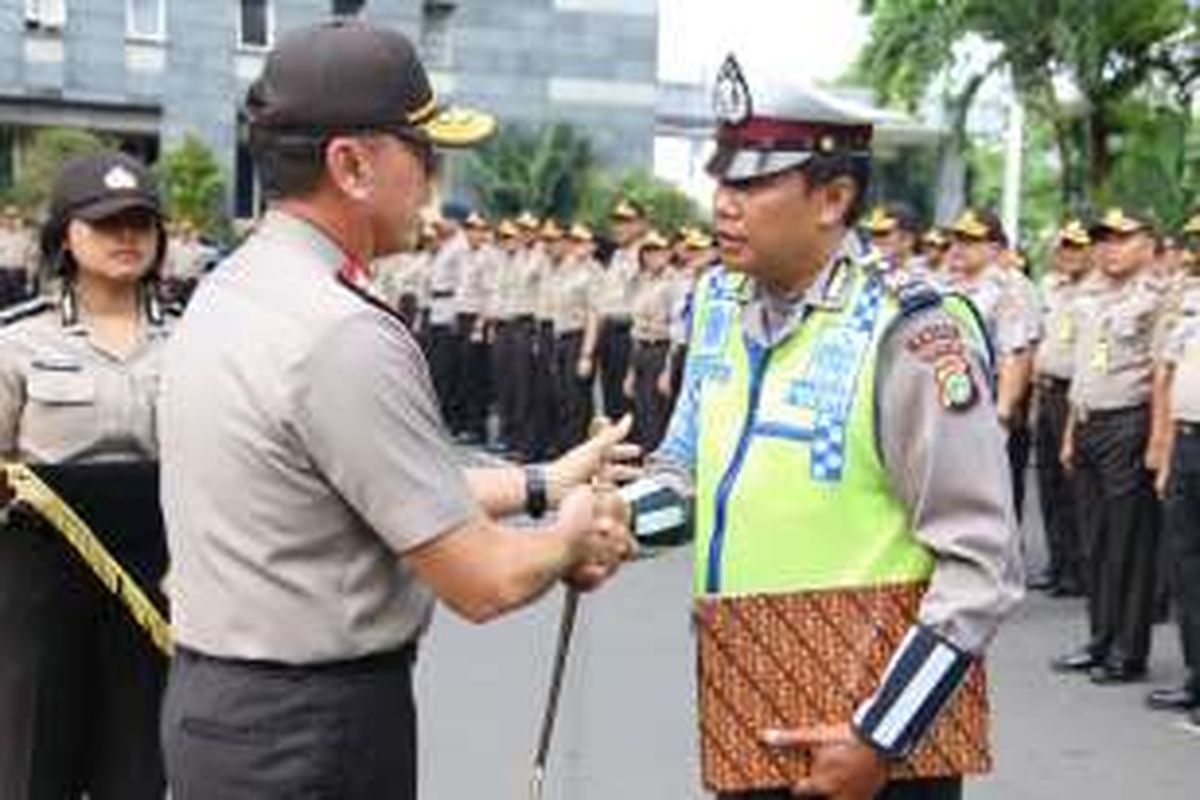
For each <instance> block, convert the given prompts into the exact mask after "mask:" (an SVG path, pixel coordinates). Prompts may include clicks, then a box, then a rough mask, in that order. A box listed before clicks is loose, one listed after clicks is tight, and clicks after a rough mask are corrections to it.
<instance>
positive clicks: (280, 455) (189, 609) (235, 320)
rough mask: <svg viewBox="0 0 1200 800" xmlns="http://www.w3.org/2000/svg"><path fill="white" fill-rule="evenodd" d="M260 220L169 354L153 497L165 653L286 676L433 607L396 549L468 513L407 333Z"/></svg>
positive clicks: (382, 644) (332, 254)
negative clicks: (171, 636) (231, 661)
mask: <svg viewBox="0 0 1200 800" xmlns="http://www.w3.org/2000/svg"><path fill="white" fill-rule="evenodd" d="M342 259H343V255H342V253H341V251H340V250H339V249H338V248H337V246H335V245H334V243H333V242H331V241H330V240H328V239H326V238H325V237H324V236H323V235H322V234H321V233H320V232H319V231H317V230H316V229H315V228H313V227H311V226H309V225H308V224H307V223H305V222H303V221H301V220H299V219H296V218H293V217H290V216H287V215H285V214H282V213H280V212H276V211H273V212H270V213H268V214H267V216H266V218H265V219H264V220H263V223H262V225H261V226H260V228H259V230H258V231H257V232H256V233H255V234H254V236H252V237H251V238H250V239H249V240H248V241H247V242H246V243H245V244H244V245H243V246H242V247H241V248H240V249H239V250H238V251H237V252H236V253H235V254H234V255H233V256H232V257H231V258H230V259H229V260H228V261H227V262H225V263H224V264H222V265H221V266H220V267H218V269H217V270H216V271H215V272H214V273H213V274H212V276H210V279H209V280H206V281H205V283H204V284H203V285H202V286H201V287H200V289H199V291H198V292H197V293H196V295H195V296H194V297H193V299H192V301H191V303H190V304H189V305H188V309H187V312H186V313H185V315H184V317H183V319H182V320H181V322H180V324H179V326H178V329H177V336H176V337H175V338H174V339H173V340H172V342H171V346H170V348H169V349H168V352H167V356H166V368H165V369H164V374H163V391H162V397H161V403H160V418H159V433H160V440H161V442H162V502H163V512H164V515H165V519H166V523H167V536H168V544H169V547H170V551H171V559H172V561H171V573H170V576H169V579H168V587H169V594H170V597H171V610H172V617H173V620H172V622H173V626H174V632H175V637H176V640H177V641H178V642H179V644H181V645H183V646H184V647H188V648H192V649H195V650H198V651H201V652H204V653H208V654H210V655H215V656H222V657H232V658H246V659H266V660H271V661H282V662H287V663H297V664H300V663H316V662H323V661H331V660H340V659H347V658H353V657H356V656H361V655H364V654H369V653H374V652H379V651H383V650H387V649H390V648H394V647H396V646H399V645H401V644H403V643H405V642H408V641H410V640H412V639H414V638H415V637H416V636H418V635H419V634H420V632H421V631H422V630H423V628H424V627H425V625H426V624H427V621H428V618H429V615H430V613H431V609H432V607H433V597H432V594H431V592H430V591H429V590H428V589H427V588H426V587H425V586H424V585H422V584H421V583H419V582H418V581H417V579H416V577H415V576H414V575H413V574H412V572H411V571H410V570H409V569H408V568H407V567H406V566H404V565H403V563H402V562H401V560H400V557H399V554H402V553H404V552H406V551H408V550H411V549H412V548H414V547H417V546H419V545H421V544H423V543H426V542H428V541H430V540H432V539H433V538H435V537H436V536H438V535H440V534H442V533H444V532H446V531H448V530H450V529H452V528H454V527H456V526H458V525H461V524H462V523H464V522H466V521H467V520H469V519H470V518H471V517H473V516H474V515H476V514H478V513H479V512H478V510H477V507H476V505H475V503H474V500H473V499H472V497H471V495H470V493H469V490H468V487H467V485H466V482H465V479H464V477H463V475H462V473H461V472H460V470H459V468H458V466H457V464H456V461H455V458H454V455H453V451H452V449H451V445H450V444H449V442H448V441H447V439H446V437H445V435H444V432H443V429H442V425H441V421H440V417H439V415H438V412H437V409H436V403H435V401H434V396H433V390H432V388H431V385H430V379H429V374H428V370H427V368H426V366H425V363H424V361H423V359H422V358H421V355H420V353H419V351H418V349H417V346H416V344H415V343H414V342H413V340H412V339H411V337H410V336H409V334H408V332H407V331H406V330H405V328H404V325H403V324H402V323H401V322H400V321H399V320H398V319H397V318H395V317H393V316H391V315H389V314H387V313H386V312H384V311H382V310H380V309H379V308H377V307H375V306H374V305H372V304H370V303H368V302H367V301H365V300H364V299H363V298H361V297H359V296H357V295H356V294H355V293H353V292H352V291H350V290H349V289H348V288H346V287H345V286H343V285H341V284H340V283H339V281H338V280H337V278H336V277H335V276H336V272H337V270H338V267H339V265H340V263H341V262H342Z"/></svg>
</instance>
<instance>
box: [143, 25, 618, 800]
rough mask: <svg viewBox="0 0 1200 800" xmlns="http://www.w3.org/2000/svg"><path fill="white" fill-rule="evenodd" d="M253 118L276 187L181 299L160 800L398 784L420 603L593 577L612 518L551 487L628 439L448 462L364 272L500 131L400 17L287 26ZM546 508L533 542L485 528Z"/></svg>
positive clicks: (346, 792)
mask: <svg viewBox="0 0 1200 800" xmlns="http://www.w3.org/2000/svg"><path fill="white" fill-rule="evenodd" d="M331 86H334V87H338V91H335V92H331V91H329V90H328V89H329V87H331ZM246 113H247V116H248V118H249V121H250V139H251V143H252V147H253V155H254V157H255V159H256V161H257V163H258V166H259V168H260V173H259V174H260V175H261V176H262V178H263V183H264V186H265V187H266V190H267V192H268V194H269V196H271V197H272V201H271V204H270V206H269V208H268V211H267V214H266V216H265V218H264V219H263V221H262V223H261V225H260V226H259V227H258V229H257V231H256V232H255V233H254V235H253V236H251V237H250V238H249V239H248V240H247V241H246V242H245V243H244V244H243V245H242V246H241V247H240V248H239V249H238V250H237V251H236V252H235V253H234V254H233V255H232V256H231V257H230V259H229V260H227V261H226V262H225V263H224V264H222V265H221V267H220V268H219V269H218V270H216V271H215V272H214V273H213V275H212V276H211V277H210V278H209V279H208V280H206V281H205V282H204V283H203V284H202V285H201V286H200V288H199V290H198V291H197V293H196V295H195V297H194V298H193V299H192V302H191V303H190V304H189V306H188V310H187V312H186V313H185V315H184V317H183V319H182V320H181V321H180V324H179V326H178V328H177V332H176V333H177V336H176V338H174V339H173V340H172V343H171V352H170V354H169V357H168V359H167V367H166V369H165V370H164V374H163V391H162V395H161V400H160V414H159V431H160V436H161V440H162V448H163V511H164V514H165V517H166V522H167V530H168V537H169V544H170V548H171V579H170V581H169V584H168V591H169V593H170V596H171V601H172V611H173V612H174V614H175V616H174V620H173V623H174V636H175V641H176V650H175V658H174V659H173V660H172V662H171V676H170V682H169V686H168V690H167V697H166V703H165V708H164V713H163V736H164V744H165V747H164V750H165V753H166V763H167V773H168V777H169V783H170V791H171V796H172V798H174V800H197V799H200V800H212V799H213V798H221V799H222V800H240V799H242V798H245V799H246V800H249V799H250V798H254V800H262V799H263V798H285V797H286V798H293V797H337V798H339V799H340V800H367V798H371V800H374V799H375V798H382V797H386V798H412V797H414V796H415V792H416V771H415V766H416V754H415V742H416V739H415V713H414V709H413V696H412V684H411V667H412V662H413V659H414V658H415V656H416V650H417V642H418V640H419V639H420V636H421V633H422V632H423V631H424V629H425V628H426V626H427V625H428V622H429V617H430V614H431V612H432V608H433V597H434V595H436V596H438V597H440V598H441V599H443V600H445V601H446V602H447V603H448V604H449V605H450V607H451V608H453V609H454V610H455V611H457V612H458V613H459V614H462V615H464V616H466V617H469V618H471V619H473V620H475V621H484V620H487V619H491V618H493V617H495V616H497V615H499V614H501V613H503V612H505V611H508V610H510V609H513V608H515V607H517V606H520V605H522V604H524V603H526V602H528V601H530V600H532V599H533V598H535V597H537V596H538V595H539V594H541V593H542V592H543V591H545V590H546V589H548V588H549V587H551V586H553V585H554V584H555V583H556V582H557V581H558V580H559V579H560V578H561V577H564V576H573V577H574V579H576V580H577V581H580V582H582V584H583V585H584V586H588V585H592V584H594V583H595V582H596V581H598V580H600V579H602V578H604V577H605V576H606V575H607V574H609V572H611V570H612V568H614V567H615V565H616V563H617V561H618V560H619V559H621V558H623V557H625V556H627V555H628V553H629V549H630V548H629V542H628V538H627V536H626V534H625V532H624V529H623V526H622V524H621V523H620V521H619V520H618V519H616V518H615V517H611V518H610V517H606V516H604V515H603V514H602V513H601V512H603V510H604V509H603V506H604V505H605V504H604V502H603V501H602V500H601V499H597V498H595V497H593V495H592V492H591V490H590V489H588V488H586V486H584V487H577V488H576V489H575V490H574V491H573V492H571V493H569V494H566V495H565V497H564V496H563V489H562V487H567V486H571V485H572V484H575V483H579V482H580V481H587V480H589V479H590V477H591V474H592V473H593V472H594V471H595V470H596V468H597V467H598V466H599V462H600V460H601V458H602V457H603V456H604V454H605V451H606V450H607V449H608V447H609V445H611V443H612V440H613V439H614V438H615V437H617V436H619V435H620V434H621V433H623V429H622V427H621V426H619V425H618V426H613V428H612V429H610V430H609V431H606V432H605V434H604V435H603V437H601V438H599V439H595V440H593V442H592V443H590V444H589V445H585V446H584V447H583V449H582V450H580V451H578V452H576V453H575V454H574V455H573V456H568V457H567V458H566V459H563V460H561V461H559V462H556V463H555V464H553V465H550V466H548V467H545V468H543V467H536V466H535V467H531V468H529V469H528V470H526V471H522V470H521V469H519V468H514V467H504V468H496V469H491V470H479V471H476V472H474V473H472V474H471V475H470V476H468V475H464V473H463V472H462V470H461V468H460V467H459V465H458V459H457V458H456V456H455V454H454V451H453V448H452V447H451V445H450V441H449V438H448V436H447V434H446V431H445V429H444V428H443V427H442V425H441V423H440V420H439V418H438V413H437V410H436V400H435V398H434V395H433V392H432V389H431V386H430V379H429V375H428V372H427V370H426V367H425V364H424V361H423V359H422V358H421V355H420V352H419V351H418V349H417V348H416V345H415V343H414V342H413V341H412V339H411V337H410V336H409V334H408V331H407V330H406V328H405V326H404V325H403V324H402V323H401V322H400V321H399V320H398V319H397V318H396V317H395V316H394V315H393V314H391V313H390V312H389V311H388V310H387V309H386V307H384V306H383V305H381V304H377V303H375V302H373V301H372V300H371V299H370V298H369V297H367V296H366V295H365V294H364V293H363V292H362V288H361V287H362V286H363V285H364V281H363V280H362V278H363V276H362V272H363V265H365V264H366V263H369V262H370V260H372V259H373V258H375V257H378V256H382V255H386V254H387V253H389V252H393V251H394V250H397V249H402V248H404V247H407V246H411V243H412V242H411V240H412V237H413V233H414V232H415V231H414V230H413V229H414V228H415V223H416V217H417V214H418V211H419V209H420V208H421V207H422V206H424V205H425V204H426V202H427V200H428V194H429V180H430V178H431V173H432V172H433V162H434V153H433V147H434V146H437V145H460V146H464V145H469V144H471V143H473V142H476V141H479V140H480V139H481V138H483V137H484V136H486V135H487V134H488V133H490V132H491V130H492V129H493V128H494V121H493V120H492V119H491V118H490V117H487V116H485V115H481V114H479V113H476V112H471V111H469V110H465V109H457V110H455V109H444V108H443V107H442V106H440V105H439V104H438V102H437V100H436V98H435V96H434V94H433V91H432V89H431V87H430V84H429V81H428V78H427V76H426V73H425V71H424V69H423V67H422V66H421V64H420V62H419V61H418V60H417V56H416V54H415V50H414V48H413V46H412V44H411V43H410V42H409V41H408V40H407V39H406V38H405V37H404V36H403V35H402V34H401V33H399V32H398V31H396V30H395V29H393V28H383V27H374V26H370V25H367V24H364V23H359V22H354V21H349V20H338V21H335V22H329V23H324V24H321V25H316V26H311V27H307V28H302V29H299V30H296V31H293V32H291V33H289V34H287V35H285V36H283V37H282V38H281V39H280V41H279V43H278V44H277V45H276V47H275V49H274V50H273V51H272V52H271V53H270V54H269V55H268V56H267V59H266V64H265V66H264V70H263V73H262V75H261V77H259V78H258V80H257V81H255V82H254V84H253V85H252V86H251V89H250V91H249V94H248V96H247V102H246ZM556 498H561V499H562V504H561V505H560V506H559V514H558V517H557V518H556V520H555V522H554V523H553V524H550V525H546V526H543V527H542V529H541V530H540V531H539V535H536V536H529V535H523V534H521V533H518V532H517V531H515V530H512V529H509V528H506V527H504V526H502V525H501V524H499V523H497V522H495V521H494V520H493V516H494V515H499V514H507V513H511V512H515V511H518V510H520V509H521V508H522V507H524V508H525V509H526V510H527V511H528V512H530V513H531V514H533V515H534V516H538V515H540V514H541V513H542V512H543V511H544V510H545V508H546V506H547V505H548V504H550V503H554V502H555V501H556Z"/></svg>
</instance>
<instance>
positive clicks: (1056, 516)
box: [1034, 378, 1083, 591]
mask: <svg viewBox="0 0 1200 800" xmlns="http://www.w3.org/2000/svg"><path fill="white" fill-rule="evenodd" d="M1070 386H1071V384H1070V381H1066V380H1061V379H1058V378H1041V379H1039V381H1038V387H1037V392H1038V403H1037V405H1038V414H1037V420H1036V422H1035V426H1034V444H1035V449H1036V453H1037V477H1038V493H1039V495H1040V498H1041V509H1042V520H1043V522H1044V524H1045V530H1046V547H1047V550H1048V551H1049V556H1050V565H1049V574H1048V578H1049V580H1050V583H1051V584H1052V585H1054V586H1057V587H1060V588H1062V589H1066V590H1071V591H1078V590H1081V589H1082V588H1083V570H1082V568H1081V563H1080V558H1081V556H1080V551H1079V522H1078V520H1077V518H1076V515H1075V497H1074V495H1073V494H1072V492H1071V484H1070V481H1069V480H1068V478H1067V475H1066V473H1065V472H1064V470H1063V467H1062V461H1061V460H1060V459H1059V453H1060V452H1061V450H1062V441H1063V432H1064V430H1065V429H1066V426H1067V416H1068V414H1069V411H1070V403H1069V402H1068V400H1067V393H1068V391H1069V390H1070Z"/></svg>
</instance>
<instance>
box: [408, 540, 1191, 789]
mask: <svg viewBox="0 0 1200 800" xmlns="http://www.w3.org/2000/svg"><path fill="white" fill-rule="evenodd" d="M690 558H691V555H690V551H688V550H687V549H684V550H680V551H675V552H670V553H668V554H666V555H663V556H662V557H659V558H656V559H652V560H646V561H642V562H638V563H637V564H634V565H632V566H631V567H630V568H628V569H627V570H626V571H625V572H624V573H623V574H622V575H621V576H620V578H619V580H618V581H617V582H616V583H615V584H614V585H612V586H611V587H609V588H607V589H606V590H603V591H602V592H600V593H599V594H597V595H594V596H589V597H588V598H586V599H585V602H584V606H583V611H582V615H581V618H580V621H579V627H578V629H577V631H576V637H575V643H574V644H575V649H574V650H573V652H572V654H571V663H570V668H569V671H568V678H567V685H566V688H565V692H564V698H563V705H562V707H561V709H560V718H559V727H558V730H557V733H556V737H555V742H554V747H553V752H552V754H551V761H550V772H549V775H548V780H547V785H546V792H545V798H546V800H559V799H561V800H566V799H568V798H569V800H616V799H618V798H620V799H621V800H642V799H643V798H645V799H646V800H662V799H669V800H692V799H693V798H696V799H697V800H698V798H702V797H705V795H704V794H703V793H702V792H701V791H700V790H699V787H698V780H697V774H698V770H697V764H696V754H695V744H694V742H695V736H694V732H693V726H694V718H693V709H692V701H693V696H692V695H693V674H692V673H693V669H692V643H691V635H690V632H689V629H688V621H687V620H688V614H687V612H688V601H687V596H688V583H689V572H690V565H691V561H690ZM560 606H561V592H556V594H555V595H554V596H552V597H549V598H547V599H546V601H544V602H543V603H541V604H539V605H538V606H536V607H534V608H531V609H528V610H526V611H523V612H521V613H519V614H518V615H516V616H514V617H513V618H511V619H508V620H504V621H501V622H499V623H496V624H494V625H491V626H486V627H481V628H473V627H471V626H469V625H467V624H465V623H462V622H460V621H458V620H456V619H454V618H453V617H452V615H451V614H450V613H449V612H447V611H444V610H443V611H440V612H439V615H438V617H437V619H436V621H435V623H434V626H433V629H432V631H431V632H430V635H429V637H428V638H427V640H426V644H425V647H424V650H423V652H422V655H421V661H420V668H419V677H418V692H419V703H420V707H421V716H422V731H421V752H422V756H421V768H422V776H421V784H422V797H424V798H428V799H429V800H460V799H465V798H478V797H487V798H494V799H495V800H507V798H524V797H526V796H527V792H528V778H529V763H530V760H531V757H532V751H533V745H534V740H535V737H536V733H537V725H538V722H539V720H540V714H541V709H542V705H543V702H544V696H545V692H546V686H547V684H548V681H549V671H550V661H551V655H552V649H553V644H554V640H555V635H556V631H557V624H558V611H559V608H560ZM1082 634H1083V610H1082V607H1081V604H1080V603H1079V601H1055V600H1049V599H1047V598H1044V597H1041V596H1038V595H1033V596H1031V597H1030V599H1029V601H1028V602H1027V603H1026V604H1025V605H1024V606H1023V607H1022V608H1021V609H1020V611H1019V613H1018V614H1017V615H1016V616H1015V618H1014V619H1013V620H1012V621H1011V622H1010V624H1009V625H1008V626H1007V627H1006V629H1005V630H1004V632H1003V633H1002V635H1001V637H1000V638H999V640H998V641H997V642H996V645H995V647H994V648H993V651H992V655H991V668H992V698H993V703H994V706H995V709H996V721H995V735H996V753H997V770H996V773H995V774H994V775H993V776H991V777H989V778H987V779H983V780H979V781H975V782H973V783H972V784H970V785H969V787H968V792H967V796H968V797H970V798H974V799H976V800H1001V798H1003V799H1004V800H1013V799H1017V800H1043V799H1044V800H1050V799H1051V798H1054V800H1061V799H1062V798H1075V797H1085V796H1086V797H1088V798H1099V799H1100V800H1108V799H1109V798H1111V799H1112V800H1117V798H1139V799H1144V800H1192V798H1194V797H1196V796H1197V793H1198V792H1200V735H1197V734H1195V733H1191V732H1187V731H1185V730H1183V729H1181V728H1180V727H1178V725H1177V719H1176V718H1175V717H1173V716H1172V715H1163V714H1159V713H1151V712H1149V711H1146V710H1144V708H1143V706H1142V696H1143V694H1144V693H1145V691H1146V689H1147V687H1148V684H1139V685H1135V686H1129V687H1116V688H1114V687H1104V688H1101V687H1095V686H1092V685H1091V684H1090V683H1088V682H1087V680H1086V679H1084V678H1079V677H1064V676H1059V675H1054V674H1052V673H1051V672H1050V671H1049V669H1048V668H1047V666H1046V664H1047V661H1048V659H1049V658H1050V657H1051V656H1053V655H1054V654H1055V653H1057V652H1059V651H1060V650H1061V649H1062V648H1064V647H1069V646H1071V645H1073V644H1075V643H1077V642H1078V641H1080V637H1081V636H1082ZM1178 665H1179V660H1178V647H1177V642H1176V637H1175V631H1174V629H1173V628H1172V627H1170V626H1162V627H1160V628H1159V629H1158V630H1157V631H1156V641H1155V650H1154V657H1153V660H1152V663H1151V672H1152V675H1151V677H1152V679H1154V680H1159V681H1166V682H1169V681H1172V680H1177V679H1178V678H1179V677H1180V669H1179V666H1178Z"/></svg>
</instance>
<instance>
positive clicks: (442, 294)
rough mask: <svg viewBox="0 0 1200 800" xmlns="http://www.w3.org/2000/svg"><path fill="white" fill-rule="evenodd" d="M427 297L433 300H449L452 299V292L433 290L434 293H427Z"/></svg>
mask: <svg viewBox="0 0 1200 800" xmlns="http://www.w3.org/2000/svg"><path fill="white" fill-rule="evenodd" d="M429 296H430V297H432V298H433V299H434V300H449V299H450V298H451V297H454V292H453V291H448V290H442V289H435V290H434V291H432V292H430V293H429Z"/></svg>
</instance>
